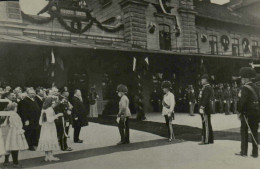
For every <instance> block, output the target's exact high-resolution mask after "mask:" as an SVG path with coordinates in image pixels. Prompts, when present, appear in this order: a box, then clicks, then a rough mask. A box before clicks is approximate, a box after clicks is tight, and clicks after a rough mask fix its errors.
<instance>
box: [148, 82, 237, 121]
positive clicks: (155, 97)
mask: <svg viewBox="0 0 260 169" xmlns="http://www.w3.org/2000/svg"><path fill="white" fill-rule="evenodd" d="M212 88H213V89H214V99H213V100H212V108H213V113H225V114H226V115H230V114H232V113H237V103H238V95H239V87H238V85H237V83H236V82H234V83H232V84H229V83H225V84H223V83H219V84H213V85H212ZM173 93H174V96H175V99H176V106H175V112H183V113H187V112H189V114H190V115H191V116H193V115H194V112H198V102H199V99H200V94H201V88H199V87H194V86H193V85H188V86H186V87H185V88H183V87H176V88H174V89H173ZM162 96H163V94H162V93H161V91H160V90H157V89H154V91H153V92H152V94H151V96H150V103H151V105H152V108H153V112H160V111H161V109H162V105H161V104H162V103H161V101H162Z"/></svg>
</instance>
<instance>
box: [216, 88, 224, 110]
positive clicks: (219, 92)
mask: <svg viewBox="0 0 260 169" xmlns="http://www.w3.org/2000/svg"><path fill="white" fill-rule="evenodd" d="M217 95H218V100H219V113H223V112H224V110H223V107H224V104H223V100H224V91H223V84H222V83H221V84H219V89H218V93H217Z"/></svg>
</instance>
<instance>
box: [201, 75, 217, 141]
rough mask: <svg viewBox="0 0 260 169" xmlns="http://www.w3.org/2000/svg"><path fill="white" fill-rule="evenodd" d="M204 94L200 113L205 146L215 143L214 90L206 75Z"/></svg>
mask: <svg viewBox="0 0 260 169" xmlns="http://www.w3.org/2000/svg"><path fill="white" fill-rule="evenodd" d="M201 84H202V85H203V87H202V94H201V99H200V103H199V104H200V109H199V113H200V114H201V117H202V142H201V143H200V144H201V145H203V144H212V143H214V137H213V130H212V125H211V114H212V104H211V102H212V99H214V98H213V96H214V90H213V88H212V87H211V86H210V84H209V76H208V75H207V74H204V75H203V76H202V77H201Z"/></svg>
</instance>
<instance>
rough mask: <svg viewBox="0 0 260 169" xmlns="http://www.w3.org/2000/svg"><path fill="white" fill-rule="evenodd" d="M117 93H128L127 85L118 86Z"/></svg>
mask: <svg viewBox="0 0 260 169" xmlns="http://www.w3.org/2000/svg"><path fill="white" fill-rule="evenodd" d="M116 92H122V93H127V92H128V89H127V87H126V85H123V84H120V85H118V86H117V88H116Z"/></svg>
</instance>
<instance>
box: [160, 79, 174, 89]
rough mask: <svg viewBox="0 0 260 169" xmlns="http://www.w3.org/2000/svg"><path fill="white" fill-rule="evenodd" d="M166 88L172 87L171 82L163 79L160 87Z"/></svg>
mask: <svg viewBox="0 0 260 169" xmlns="http://www.w3.org/2000/svg"><path fill="white" fill-rule="evenodd" d="M164 88H167V89H171V88H172V84H171V82H170V81H163V82H162V89H164Z"/></svg>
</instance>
